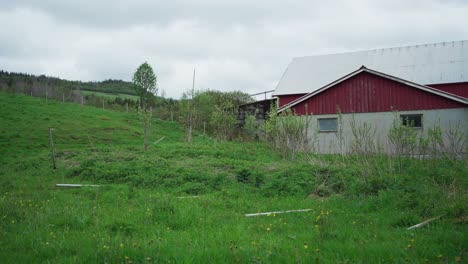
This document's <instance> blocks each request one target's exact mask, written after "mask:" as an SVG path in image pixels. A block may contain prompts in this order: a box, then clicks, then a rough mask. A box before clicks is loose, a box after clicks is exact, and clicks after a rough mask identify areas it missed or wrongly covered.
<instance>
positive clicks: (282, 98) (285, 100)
mask: <svg viewBox="0 0 468 264" xmlns="http://www.w3.org/2000/svg"><path fill="white" fill-rule="evenodd" d="M304 95H305V94H286V95H278V108H279V107H282V106H283V105H286V104H289V103H290V102H292V101H294V100H296V99H298V98H300V97H302V96H304Z"/></svg>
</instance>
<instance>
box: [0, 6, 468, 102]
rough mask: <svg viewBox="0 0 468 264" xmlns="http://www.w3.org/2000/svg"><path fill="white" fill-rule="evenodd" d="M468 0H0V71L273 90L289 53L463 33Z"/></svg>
mask: <svg viewBox="0 0 468 264" xmlns="http://www.w3.org/2000/svg"><path fill="white" fill-rule="evenodd" d="M467 14H468V0H459V1H455V0H454V1H451V0H412V1H409V0H390V1H379V0H337V1H323V0H320V1H314V0H308V1H307V0H303V1H301V0H289V1H276V0H235V1H223V0H196V1H195V0H193V1H191V0H185V1H179V0H153V1H151V0H147V1H142V0H133V1H129V0H113V1H111V0H80V1H65V0H37V1H23V0H16V1H10V0H0V25H1V26H0V69H3V70H7V71H15V72H27V73H32V74H37V75H39V74H46V75H50V76H56V77H60V78H65V79H71V80H84V81H89V80H98V81H99V80H104V79H109V78H111V79H123V80H131V77H132V75H133V73H134V71H135V69H136V68H137V67H138V65H139V64H141V63H142V62H144V61H148V62H149V63H150V64H151V65H152V66H153V68H154V70H155V72H156V74H157V76H158V82H159V88H160V90H164V91H165V94H166V96H170V97H174V98H179V97H180V96H181V94H182V93H183V92H184V91H187V90H188V89H190V87H191V85H192V72H193V69H194V68H196V70H197V75H196V76H197V80H196V88H197V89H213V90H222V91H229V90H241V91H244V92H247V93H255V92H260V91H265V90H272V89H274V88H275V86H276V85H277V83H278V81H279V80H280V78H281V76H282V74H283V72H284V70H285V69H286V67H287V65H288V64H289V62H290V61H291V59H292V58H293V57H299V56H306V55H318V54H326V53H336V52H344V51H356V50H362V49H372V48H385V47H394V46H402V45H413V44H425V43H434V42H443V41H452V40H462V39H468V26H467V25H468V15H467Z"/></svg>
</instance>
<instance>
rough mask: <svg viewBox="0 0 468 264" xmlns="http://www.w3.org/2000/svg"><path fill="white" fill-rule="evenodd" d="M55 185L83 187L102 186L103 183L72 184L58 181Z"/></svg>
mask: <svg viewBox="0 0 468 264" xmlns="http://www.w3.org/2000/svg"><path fill="white" fill-rule="evenodd" d="M55 187H64V188H81V187H101V185H95V184H71V183H57V184H55Z"/></svg>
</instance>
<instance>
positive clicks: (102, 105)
mask: <svg viewBox="0 0 468 264" xmlns="http://www.w3.org/2000/svg"><path fill="white" fill-rule="evenodd" d="M102 109H104V99H103V100H102Z"/></svg>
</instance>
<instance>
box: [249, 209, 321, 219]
mask: <svg viewBox="0 0 468 264" xmlns="http://www.w3.org/2000/svg"><path fill="white" fill-rule="evenodd" d="M310 210H312V209H298V210H287V211H275V212H264V213H254V214H245V216H246V217H250V216H263V215H272V214H286V213H298V212H308V211H310Z"/></svg>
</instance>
